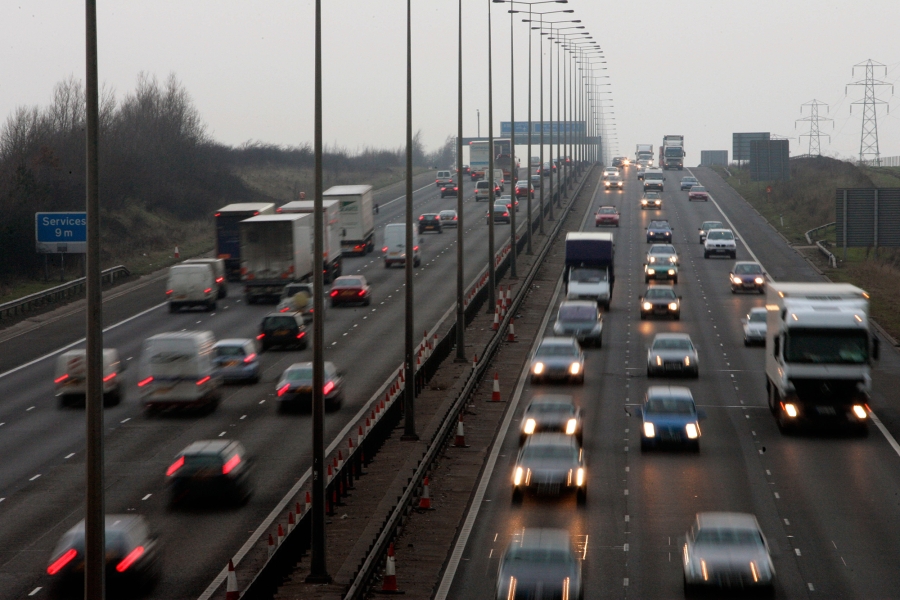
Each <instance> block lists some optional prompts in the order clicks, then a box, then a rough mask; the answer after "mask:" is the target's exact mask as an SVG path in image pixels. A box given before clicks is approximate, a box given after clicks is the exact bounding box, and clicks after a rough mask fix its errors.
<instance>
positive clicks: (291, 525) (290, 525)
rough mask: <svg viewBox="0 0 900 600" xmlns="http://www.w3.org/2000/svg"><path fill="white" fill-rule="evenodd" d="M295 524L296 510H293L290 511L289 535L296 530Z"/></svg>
mask: <svg viewBox="0 0 900 600" xmlns="http://www.w3.org/2000/svg"><path fill="white" fill-rule="evenodd" d="M294 525H296V522H295V521H294V511H292V510H291V511H288V528H287V533H288V535H290V534H291V532H292V531H293V530H294Z"/></svg>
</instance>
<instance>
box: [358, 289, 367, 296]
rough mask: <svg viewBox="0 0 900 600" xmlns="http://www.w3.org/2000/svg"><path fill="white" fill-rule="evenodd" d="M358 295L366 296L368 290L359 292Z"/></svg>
mask: <svg viewBox="0 0 900 600" xmlns="http://www.w3.org/2000/svg"><path fill="white" fill-rule="evenodd" d="M357 295H358V296H365V295H366V290H359V294H357Z"/></svg>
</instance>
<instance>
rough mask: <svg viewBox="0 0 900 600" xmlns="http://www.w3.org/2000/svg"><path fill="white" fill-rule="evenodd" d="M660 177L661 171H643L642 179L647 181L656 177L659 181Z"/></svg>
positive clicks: (661, 176)
mask: <svg viewBox="0 0 900 600" xmlns="http://www.w3.org/2000/svg"><path fill="white" fill-rule="evenodd" d="M662 178H663V175H662V173H653V172H647V173H644V179H645V180H648V181H649V180H651V179H652V180H656V179H658V180H659V181H662Z"/></svg>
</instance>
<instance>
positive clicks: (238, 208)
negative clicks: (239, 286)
mask: <svg viewBox="0 0 900 600" xmlns="http://www.w3.org/2000/svg"><path fill="white" fill-rule="evenodd" d="M271 214H275V204H273V203H272V202H241V203H238V204H229V205H228V206H223V207H222V208H220V209H219V210H217V211H216V212H215V219H216V258H221V259H222V260H224V261H225V273H226V276H227V277H228V281H240V280H241V228H240V225H239V223H240V222H241V221H243V220H244V219H249V218H250V217H255V216H256V215H271Z"/></svg>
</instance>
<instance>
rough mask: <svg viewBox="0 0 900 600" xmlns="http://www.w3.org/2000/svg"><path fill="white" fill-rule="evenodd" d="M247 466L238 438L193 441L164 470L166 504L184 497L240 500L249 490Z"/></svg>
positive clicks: (208, 500) (202, 499)
mask: <svg viewBox="0 0 900 600" xmlns="http://www.w3.org/2000/svg"><path fill="white" fill-rule="evenodd" d="M250 470H251V461H250V459H249V458H248V457H247V451H246V450H245V449H244V446H243V445H241V443H240V442H237V441H234V440H225V439H217V440H200V441H197V442H194V443H193V444H191V445H190V446H188V447H187V448H185V449H184V450H182V451H181V452H179V453H178V455H177V456H176V457H175V461H174V462H173V463H172V464H171V465H169V468H168V469H167V470H166V481H167V482H168V485H169V506H170V507H173V506H175V505H177V504H180V503H182V502H185V501H197V502H199V501H206V502H220V501H225V502H228V503H230V504H244V503H246V502H247V500H249V499H250V496H251V494H252V493H253V486H252V484H251V482H250Z"/></svg>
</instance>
